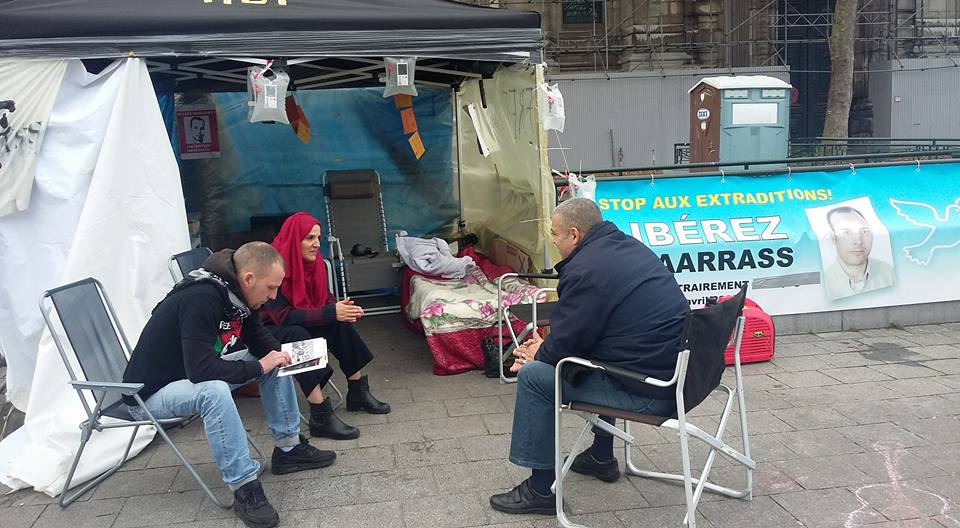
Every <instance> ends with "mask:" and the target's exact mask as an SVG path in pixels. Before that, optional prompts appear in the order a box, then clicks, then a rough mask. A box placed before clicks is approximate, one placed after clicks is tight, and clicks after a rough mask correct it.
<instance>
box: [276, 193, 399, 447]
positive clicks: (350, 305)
mask: <svg viewBox="0 0 960 528" xmlns="http://www.w3.org/2000/svg"><path fill="white" fill-rule="evenodd" d="M320 234H321V228H320V222H319V221H318V220H317V219H316V218H314V217H313V216H311V215H310V214H308V213H304V212H300V213H296V214H293V215H291V216H290V217H289V218H287V219H286V221H284V222H283V226H282V227H281V228H280V232H279V233H278V234H277V236H276V238H274V239H273V247H275V248H276V249H277V251H279V252H280V255H282V256H283V260H284V263H285V265H286V276H285V277H284V278H283V283H282V284H281V286H280V291H279V292H277V298H276V299H274V300H272V301H269V302H268V303H267V304H266V305H265V306H264V307H263V308H262V309H261V314H262V319H263V323H264V325H265V326H266V328H267V329H268V330H270V331H271V332H272V333H273V335H274V336H276V337H277V339H278V340H279V341H280V342H281V343H290V342H294V341H302V340H305V339H312V338H316V337H322V338H324V339H326V340H327V349H328V350H329V351H330V352H331V353H332V354H333V355H334V356H336V358H337V360H338V361H339V362H340V368H341V369H342V370H343V373H344V375H345V376H346V377H347V385H348V390H347V396H346V404H347V410H349V411H360V410H363V411H366V412H368V413H372V414H387V413H389V412H390V405H389V404H386V403H383V402H381V401H379V400H377V399H376V398H374V397H373V395H372V394H371V393H370V385H369V383H368V380H367V376H364V375H361V374H360V370H361V369H362V368H363V367H364V366H365V365H366V364H367V363H369V362H370V360H372V359H373V354H371V353H370V349H369V348H367V345H366V344H365V343H364V342H363V339H362V338H361V337H360V334H359V333H357V330H356V328H355V327H354V326H353V323H355V322H357V320H359V319H360V318H361V317H363V309H362V308H360V307H359V306H357V305H356V304H355V303H354V302H353V301H352V300H351V299H349V298H348V299H344V300H342V301H339V302H336V299H335V298H334V296H333V295H331V294H330V290H329V289H328V287H327V270H326V265H325V264H324V261H323V258H322V256H321V255H320ZM332 373H333V371H332V369H329V368H327V369H321V370H314V371H309V372H303V373H301V374H297V375H296V378H297V382H298V383H299V384H300V388H301V389H302V390H303V393H304V394H305V395H306V396H307V400H309V401H310V435H311V436H322V437H327V438H334V439H338V440H347V439H351V438H356V437H357V436H359V434H360V433H359V431H357V429H356V428H355V427H352V426H350V425H347V424H346V423H344V422H343V421H342V420H340V418H339V417H337V415H336V414H334V412H333V407H332V406H331V405H330V402H329V401H328V400H325V399H324V397H323V390H322V389H323V386H324V385H326V383H327V381H329V379H330V376H331V375H332Z"/></svg>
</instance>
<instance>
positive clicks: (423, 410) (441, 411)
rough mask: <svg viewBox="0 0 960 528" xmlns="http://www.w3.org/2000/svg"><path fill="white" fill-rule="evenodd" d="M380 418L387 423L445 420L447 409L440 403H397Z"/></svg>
mask: <svg viewBox="0 0 960 528" xmlns="http://www.w3.org/2000/svg"><path fill="white" fill-rule="evenodd" d="M351 414H353V413H351ZM364 414H366V413H364ZM380 416H385V417H386V420H387V421H388V422H413V421H417V420H435V419H437V418H445V417H446V416H447V409H446V408H445V407H444V406H443V402H442V401H418V402H411V403H398V404H391V409H390V414H387V415H380ZM344 418H345V419H347V420H349V417H348V416H344Z"/></svg>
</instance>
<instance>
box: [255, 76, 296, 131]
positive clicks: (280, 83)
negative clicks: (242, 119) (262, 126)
mask: <svg viewBox="0 0 960 528" xmlns="http://www.w3.org/2000/svg"><path fill="white" fill-rule="evenodd" d="M272 65H273V61H267V64H266V66H251V67H250V68H247V99H248V100H247V105H248V110H249V112H248V118H249V120H250V122H251V123H259V122H262V121H271V122H275V123H283V124H290V121H289V120H288V119H287V108H286V100H287V85H288V84H290V76H289V75H288V74H287V73H286V72H284V71H277V70H274V69H273V68H271V66H272Z"/></svg>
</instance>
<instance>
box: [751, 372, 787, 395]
mask: <svg viewBox="0 0 960 528" xmlns="http://www.w3.org/2000/svg"><path fill="white" fill-rule="evenodd" d="M773 374H783V372H775V373H773ZM787 388H790V386H789V385H787V384H786V383H784V382H782V381H780V380H779V379H776V378H773V377H771V376H770V374H758V375H755V376H744V377H743V390H744V392H745V393H749V392H750V391H771V390H777V389H787Z"/></svg>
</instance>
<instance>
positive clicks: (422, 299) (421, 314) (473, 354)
mask: <svg viewBox="0 0 960 528" xmlns="http://www.w3.org/2000/svg"><path fill="white" fill-rule="evenodd" d="M536 290H537V287H536V286H534V285H532V284H530V283H529V282H527V281H524V280H521V279H517V278H510V279H506V280H505V281H504V284H503V297H502V302H503V305H504V306H512V305H514V304H520V303H532V302H533V296H534V295H535V294H536ZM540 300H541V301H542V300H543V299H540ZM496 305H497V283H496V281H491V280H489V279H488V278H487V277H486V275H484V274H483V272H482V271H481V270H480V269H479V268H477V267H471V269H470V270H468V274H467V276H466V277H464V278H463V279H437V278H428V277H424V276H421V275H414V276H413V277H412V278H411V279H410V301H409V302H408V303H407V306H406V316H407V318H408V319H409V320H411V321H414V320H418V319H419V320H420V323H421V324H422V325H423V330H424V333H425V334H426V336H427V344H428V345H429V346H430V351H431V353H433V357H434V369H433V370H434V373H435V374H455V373H457V372H463V371H465V370H471V369H474V368H483V352H482V349H481V347H480V342H481V341H482V340H483V339H484V338H485V337H487V336H489V335H494V336H495V335H496V333H495V332H496V331H495V330H492V329H493V328H494V327H495V326H496V324H497V309H496ZM511 324H512V325H513V326H514V329H515V330H520V329H522V328H523V326H524V323H523V322H522V321H516V320H515V321H511ZM504 334H505V335H506V329H504Z"/></svg>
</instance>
